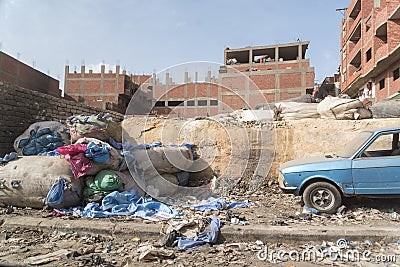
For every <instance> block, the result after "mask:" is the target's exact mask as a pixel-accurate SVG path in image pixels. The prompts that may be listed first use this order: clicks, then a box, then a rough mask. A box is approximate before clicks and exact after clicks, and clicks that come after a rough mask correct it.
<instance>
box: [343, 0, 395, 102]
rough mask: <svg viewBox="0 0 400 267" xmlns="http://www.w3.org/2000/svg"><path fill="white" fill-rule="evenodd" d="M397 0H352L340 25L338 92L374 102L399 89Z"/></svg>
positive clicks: (389, 95)
mask: <svg viewBox="0 0 400 267" xmlns="http://www.w3.org/2000/svg"><path fill="white" fill-rule="evenodd" d="M399 69H400V2H399V0H353V1H352V2H351V4H350V6H349V7H348V8H347V10H346V14H345V18H344V19H343V20H342V23H341V67H340V73H341V91H342V93H346V94H348V95H350V96H352V97H356V96H357V95H358V91H359V90H363V91H364V92H365V93H366V95H367V97H369V98H375V100H376V101H379V100H382V99H385V98H388V97H391V96H392V95H394V94H396V93H397V92H398V91H399V90H400V79H399V77H400V75H399Z"/></svg>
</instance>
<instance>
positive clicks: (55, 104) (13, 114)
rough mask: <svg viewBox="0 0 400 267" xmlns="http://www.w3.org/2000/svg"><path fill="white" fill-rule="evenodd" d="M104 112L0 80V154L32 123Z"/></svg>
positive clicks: (114, 114) (8, 150) (63, 119)
mask: <svg viewBox="0 0 400 267" xmlns="http://www.w3.org/2000/svg"><path fill="white" fill-rule="evenodd" d="M104 112H106V111H104V110H102V109H98V108H93V107H89V106H86V105H83V104H81V103H77V102H73V101H68V100H65V99H61V98H57V97H54V96H50V95H47V94H43V93H40V92H36V91H32V90H28V89H24V88H21V87H18V86H16V85H13V84H9V83H6V82H3V81H0V155H1V156H3V155H4V154H6V153H8V152H11V151H13V150H14V148H13V143H14V140H15V138H16V137H18V136H19V135H20V134H22V133H23V132H24V131H25V129H26V128H28V127H29V125H30V124H32V123H34V122H38V121H45V120H56V121H65V119H66V118H67V117H69V116H71V115H73V114H87V115H91V114H97V113H104ZM107 112H109V111H107ZM110 114H111V115H112V117H113V118H114V119H115V120H117V121H120V120H122V119H123V115H122V114H119V113H116V112H110Z"/></svg>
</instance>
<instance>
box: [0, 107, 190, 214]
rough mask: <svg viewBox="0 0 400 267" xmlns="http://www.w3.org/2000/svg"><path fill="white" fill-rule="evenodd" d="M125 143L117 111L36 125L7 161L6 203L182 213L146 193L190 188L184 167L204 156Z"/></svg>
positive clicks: (0, 169) (0, 193) (0, 186)
mask: <svg viewBox="0 0 400 267" xmlns="http://www.w3.org/2000/svg"><path fill="white" fill-rule="evenodd" d="M121 141H122V128H121V126H120V125H119V124H118V123H116V122H114V121H113V120H112V118H111V117H110V116H109V114H105V115H102V114H99V115H91V116H84V115H76V116H71V117H69V118H68V119H67V120H66V125H64V124H62V123H60V122H54V121H45V122H37V123H34V124H32V125H31V126H30V127H29V128H28V129H27V130H26V131H25V132H24V133H23V134H22V135H21V136H19V137H18V138H17V139H16V140H15V142H14V148H15V150H16V152H12V153H10V154H8V155H5V156H4V157H3V158H0V161H1V166H0V177H1V178H0V204H1V205H3V206H16V207H32V208H42V207H44V206H49V207H52V208H54V209H55V210H54V212H55V213H56V214H59V215H60V214H71V213H79V215H80V216H86V217H110V216H120V215H132V216H138V217H149V218H150V217H151V216H154V217H157V218H164V219H168V218H171V217H173V216H176V215H177V212H176V211H174V210H173V209H172V208H170V207H168V206H167V205H165V204H163V203H160V202H156V201H153V199H152V198H151V197H149V196H145V192H144V190H143V189H145V190H146V191H147V190H149V191H150V190H151V192H153V193H154V194H152V195H153V196H168V195H171V194H173V193H174V190H176V188H177V187H178V186H186V185H187V184H188V180H189V174H188V173H187V172H185V171H182V170H186V169H187V168H188V167H190V165H191V164H192V162H193V159H194V157H196V152H195V151H194V150H193V149H194V145H193V144H188V143H183V144H182V145H180V146H178V145H173V144H170V145H167V146H164V145H163V144H162V143H159V142H156V143H152V144H141V145H133V144H130V143H126V144H124V146H123V145H122V143H121ZM171 159H172V160H171ZM171 161H172V162H171ZM128 165H129V166H130V167H132V169H133V171H134V173H135V174H136V176H137V177H136V176H135V177H133V176H132V175H131V171H132V170H129V169H128ZM147 192H148V191H147ZM82 206H84V207H82Z"/></svg>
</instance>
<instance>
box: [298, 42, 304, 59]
mask: <svg viewBox="0 0 400 267" xmlns="http://www.w3.org/2000/svg"><path fill="white" fill-rule="evenodd" d="M297 59H303V46H302V44H301V43H300V44H299V46H298V48H297Z"/></svg>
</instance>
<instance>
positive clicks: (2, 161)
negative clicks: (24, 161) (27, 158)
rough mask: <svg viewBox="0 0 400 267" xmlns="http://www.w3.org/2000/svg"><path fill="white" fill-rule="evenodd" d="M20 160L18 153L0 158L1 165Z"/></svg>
mask: <svg viewBox="0 0 400 267" xmlns="http://www.w3.org/2000/svg"><path fill="white" fill-rule="evenodd" d="M17 158H18V153H17V152H11V153H9V154H6V155H4V157H2V158H1V157H0V163H7V162H10V161H12V160H15V159H17Z"/></svg>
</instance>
